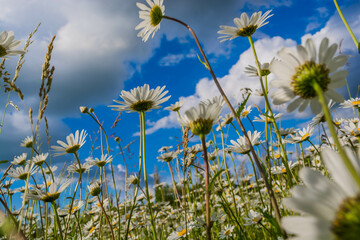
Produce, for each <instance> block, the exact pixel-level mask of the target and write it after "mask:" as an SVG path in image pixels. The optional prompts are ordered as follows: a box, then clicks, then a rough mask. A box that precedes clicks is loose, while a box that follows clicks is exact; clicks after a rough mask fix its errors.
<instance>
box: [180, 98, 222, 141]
mask: <svg viewBox="0 0 360 240" xmlns="http://www.w3.org/2000/svg"><path fill="white" fill-rule="evenodd" d="M221 110H222V106H221V105H220V104H219V103H218V102H215V101H214V102H207V103H200V104H199V105H198V107H197V108H194V107H192V108H190V109H189V110H187V111H186V112H185V115H184V116H183V117H182V118H181V119H179V121H180V123H181V124H182V125H183V126H186V127H189V128H190V130H191V132H192V133H193V134H194V135H200V136H206V135H207V134H208V133H209V132H210V131H211V129H212V126H213V125H214V123H215V122H217V121H218V119H219V115H220V112H221Z"/></svg>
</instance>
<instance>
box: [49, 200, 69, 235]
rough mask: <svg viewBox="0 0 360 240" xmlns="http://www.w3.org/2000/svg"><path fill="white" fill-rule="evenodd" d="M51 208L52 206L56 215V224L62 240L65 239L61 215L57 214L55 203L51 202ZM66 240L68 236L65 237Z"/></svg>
mask: <svg viewBox="0 0 360 240" xmlns="http://www.w3.org/2000/svg"><path fill="white" fill-rule="evenodd" d="M51 206H52V208H53V211H54V214H55V218H56V223H57V225H58V227H59V231H60V237H61V239H64V238H63V235H62V233H63V231H62V230H61V223H60V219H59V215H58V212H57V209H56V205H55V202H51ZM65 238H66V236H65Z"/></svg>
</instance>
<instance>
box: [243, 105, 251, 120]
mask: <svg viewBox="0 0 360 240" xmlns="http://www.w3.org/2000/svg"><path fill="white" fill-rule="evenodd" d="M251 111H252V110H251V106H245V107H244V109H243V110H242V111H241V117H244V118H245V117H247V116H248V115H249V114H250V113H251Z"/></svg>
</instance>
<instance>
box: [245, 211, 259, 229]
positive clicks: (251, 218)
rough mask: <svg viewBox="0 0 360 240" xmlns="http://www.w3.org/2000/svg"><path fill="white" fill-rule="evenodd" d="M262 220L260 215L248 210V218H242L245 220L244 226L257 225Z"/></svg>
mask: <svg viewBox="0 0 360 240" xmlns="http://www.w3.org/2000/svg"><path fill="white" fill-rule="evenodd" d="M262 219H263V217H262V215H261V214H260V213H258V212H255V211H254V210H252V209H250V211H249V214H248V218H244V220H246V223H244V225H245V226H247V225H253V224H258V223H259V222H261V220H262Z"/></svg>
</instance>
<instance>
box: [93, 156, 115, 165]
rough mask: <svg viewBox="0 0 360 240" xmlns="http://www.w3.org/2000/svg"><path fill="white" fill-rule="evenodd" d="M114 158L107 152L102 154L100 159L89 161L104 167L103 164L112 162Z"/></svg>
mask: <svg viewBox="0 0 360 240" xmlns="http://www.w3.org/2000/svg"><path fill="white" fill-rule="evenodd" d="M112 160H113V158H112V156H109V157H108V155H107V154H105V155H104V154H102V155H101V158H100V159H98V158H95V159H91V160H90V161H89V163H91V164H93V165H96V166H98V167H103V166H105V164H107V163H109V162H111V161H112Z"/></svg>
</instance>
